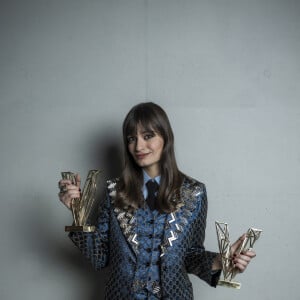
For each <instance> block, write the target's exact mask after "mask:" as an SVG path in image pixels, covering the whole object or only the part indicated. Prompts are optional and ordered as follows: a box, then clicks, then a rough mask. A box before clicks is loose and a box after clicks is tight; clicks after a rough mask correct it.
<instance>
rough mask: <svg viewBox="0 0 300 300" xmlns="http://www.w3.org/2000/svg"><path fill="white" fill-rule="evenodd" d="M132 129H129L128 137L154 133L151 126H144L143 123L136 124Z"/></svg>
mask: <svg viewBox="0 0 300 300" xmlns="http://www.w3.org/2000/svg"><path fill="white" fill-rule="evenodd" d="M130 127H131V128H128V129H129V130H128V131H127V134H128V135H135V134H141V133H145V132H152V131H154V128H153V127H152V126H151V125H150V124H142V123H141V122H140V123H137V124H134V125H133V126H130Z"/></svg>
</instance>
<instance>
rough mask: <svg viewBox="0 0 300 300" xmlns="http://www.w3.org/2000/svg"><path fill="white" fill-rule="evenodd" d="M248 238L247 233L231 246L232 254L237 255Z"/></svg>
mask: <svg viewBox="0 0 300 300" xmlns="http://www.w3.org/2000/svg"><path fill="white" fill-rule="evenodd" d="M246 236H247V235H246V233H244V234H243V235H241V236H240V237H239V238H238V239H237V240H236V241H235V242H234V243H233V244H232V245H231V251H232V254H233V253H235V252H236V251H237V250H238V249H239V248H240V247H241V245H242V243H243V242H244V239H245V238H246Z"/></svg>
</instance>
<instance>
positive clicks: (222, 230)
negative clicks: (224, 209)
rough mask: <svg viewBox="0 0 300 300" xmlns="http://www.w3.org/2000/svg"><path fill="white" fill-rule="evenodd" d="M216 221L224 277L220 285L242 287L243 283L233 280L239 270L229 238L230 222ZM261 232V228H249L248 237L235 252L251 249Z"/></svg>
mask: <svg viewBox="0 0 300 300" xmlns="http://www.w3.org/2000/svg"><path fill="white" fill-rule="evenodd" d="M215 223H216V230H217V237H218V245H219V251H220V255H221V260H222V273H223V279H221V280H219V282H218V285H221V286H226V287H231V288H235V289H240V288H241V283H239V282H235V281H232V280H233V278H234V277H235V275H236V274H237V270H236V268H235V267H234V265H233V262H232V254H233V253H232V251H231V244H230V240H229V231H228V224H227V223H222V222H215ZM261 233H262V230H261V229H256V228H249V229H248V231H247V234H246V238H245V239H244V240H243V243H242V244H241V246H240V247H239V249H237V251H236V252H235V253H236V254H240V253H241V252H243V251H247V250H251V249H252V248H253V245H254V243H255V242H256V241H257V240H258V239H259V237H260V234H261Z"/></svg>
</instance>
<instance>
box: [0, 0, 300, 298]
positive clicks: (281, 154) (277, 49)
mask: <svg viewBox="0 0 300 300" xmlns="http://www.w3.org/2000/svg"><path fill="white" fill-rule="evenodd" d="M0 3H1V4H0V5H1V6H0V23H1V25H0V38H1V40H0V42H1V47H0V125H1V127H0V134H1V136H0V138H1V139H0V145H1V146H0V147H1V156H0V164H1V181H0V190H1V207H0V220H1V227H0V232H1V247H0V259H1V263H0V266H1V271H0V272H1V274H0V298H1V299H3V300H9V299H13V300H15V299H22V300H27V299H28V300H29V299H43V300H47V299H49V300H50V299H51V300H52V299H59V300H60V299H74V300H81V299H87V300H96V299H102V296H101V295H102V293H103V281H104V279H105V277H106V273H105V272H100V273H96V272H94V271H93V270H92V268H91V267H90V266H89V264H88V263H87V262H86V261H85V260H84V259H83V258H82V257H81V256H80V254H79V253H78V250H77V249H75V248H74V247H73V245H72V244H71V242H70V241H69V240H68V239H67V237H66V234H65V233H64V230H63V229H64V225H67V224H69V223H70V222H71V216H70V213H69V212H68V211H67V210H66V209H64V207H63V206H62V205H61V204H60V203H59V201H58V199H57V192H58V189H57V181H58V180H59V178H60V171H63V170H69V169H71V170H73V171H79V172H81V174H82V176H83V177H85V176H86V174H87V171H88V170H89V169H92V168H102V169H104V170H105V172H104V174H103V177H102V178H103V179H104V178H108V177H111V176H116V175H117V174H118V172H119V171H120V167H119V166H120V164H119V161H120V151H121V150H120V138H121V130H120V126H121V123H122V121H123V118H124V116H125V114H126V113H127V111H128V110H129V109H130V108H131V106H132V105H134V104H136V103H137V102H140V101H143V100H144V99H150V100H153V101H155V102H157V103H159V104H160V105H162V106H163V107H164V108H165V110H166V111H167V112H168V114H169V117H170V120H171V122H172V125H173V127H174V131H175V135H176V153H177V158H178V163H179V165H180V168H181V169H182V170H183V171H184V172H185V173H187V174H189V175H191V176H193V177H195V178H197V179H199V180H201V181H203V182H205V183H206V186H207V190H208V196H209V212H208V220H207V221H208V223H207V237H206V246H207V248H208V249H210V250H217V240H216V233H215V228H214V221H215V220H222V221H227V222H228V223H229V224H230V232H231V236H232V239H235V238H237V237H238V236H239V234H241V233H242V232H243V231H245V230H247V229H248V227H249V226H256V227H259V228H262V229H263V230H264V233H263V235H262V237H261V239H260V240H259V241H258V243H257V245H256V251H257V254H258V255H257V258H256V259H255V260H254V261H253V263H251V265H250V266H249V269H248V270H247V272H246V273H244V274H242V275H240V276H238V278H237V279H238V280H239V281H241V282H242V283H243V286H242V289H241V290H240V291H236V290H230V289H226V288H221V287H219V288H217V289H212V288H210V287H209V286H207V285H206V284H205V283H203V282H202V281H200V280H199V279H198V278H196V277H194V276H191V279H192V282H193V286H194V291H195V299H199V300H200V299H202V300H204V299H216V300H217V299H220V300H221V299H222V300H226V299H230V300H233V299H245V300H247V299H249V300H250V299H273V300H274V299H278V300H279V299H280V300H281V299H299V296H297V294H298V288H297V286H296V282H298V281H299V280H297V279H296V278H298V268H299V261H298V257H299V253H298V252H299V251H298V249H299V246H300V245H299V227H298V226H297V225H298V224H297V223H296V221H298V220H299V217H298V215H299V213H298V211H299V209H300V207H299V198H300V192H299V178H300V141H299V130H300V103H299V97H300V87H299V86H300V85H299V75H300V61H299V53H300V2H299V1H296V0H294V1H292V0H252V1H250V0H249V1H246V0H227V1H224V0H213V1H211V0H198V1H196V0H195V1H192V0H182V1H179V0H178V1H177V0H148V1H147V0H145V1H142V0H128V1H123V0H119V1H116V0H107V1H100V0H98V1H96V0H89V1H87V0H86V1H79V0H63V1H61V0H60V1H45V0H44V1H42V0H40V1H37V0H36V1H34V0H27V1H21V0H20V1H17V0H7V1H4V0H1V2H0ZM297 82H298V84H297ZM102 182H103V181H102Z"/></svg>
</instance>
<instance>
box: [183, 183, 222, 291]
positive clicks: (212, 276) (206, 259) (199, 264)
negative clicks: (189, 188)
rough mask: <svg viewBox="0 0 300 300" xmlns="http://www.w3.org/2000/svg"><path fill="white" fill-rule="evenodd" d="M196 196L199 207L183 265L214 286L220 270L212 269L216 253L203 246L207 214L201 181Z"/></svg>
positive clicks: (188, 270) (204, 190) (189, 271)
mask: <svg viewBox="0 0 300 300" xmlns="http://www.w3.org/2000/svg"><path fill="white" fill-rule="evenodd" d="M196 197H197V198H198V199H197V203H198V205H199V207H198V209H197V217H196V220H195V222H194V224H193V228H192V230H193V234H192V243H191V244H192V246H191V247H190V248H189V249H188V251H187V255H186V257H185V266H186V269H187V272H188V273H191V274H194V275H196V276H198V277H199V278H201V279H202V280H204V281H205V282H207V283H208V284H209V285H211V286H214V287H215V286H216V285H217V283H218V280H219V276H220V273H221V271H217V272H214V271H212V264H213V260H214V258H215V257H216V256H217V255H218V254H217V253H215V252H210V251H206V250H205V247H204V240H205V228H206V216H207V195H206V189H205V185H204V184H202V183H201V189H200V193H198V195H197V196H196Z"/></svg>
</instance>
